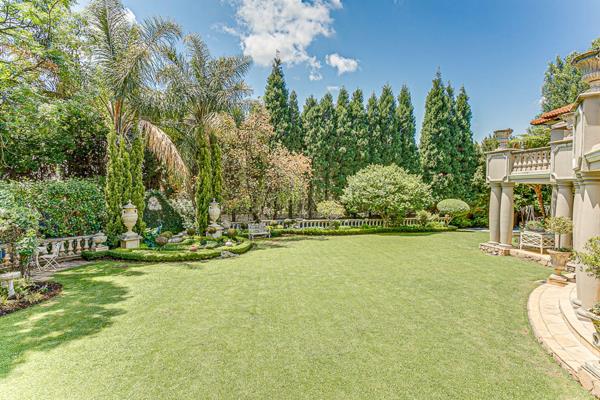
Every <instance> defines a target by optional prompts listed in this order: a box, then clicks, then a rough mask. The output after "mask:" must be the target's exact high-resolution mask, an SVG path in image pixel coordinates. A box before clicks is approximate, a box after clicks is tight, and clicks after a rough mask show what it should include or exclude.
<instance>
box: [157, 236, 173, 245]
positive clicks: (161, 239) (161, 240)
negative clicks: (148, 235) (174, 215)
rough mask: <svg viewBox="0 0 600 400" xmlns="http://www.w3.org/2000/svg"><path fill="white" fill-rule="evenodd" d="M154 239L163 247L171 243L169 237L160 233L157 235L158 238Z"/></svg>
mask: <svg viewBox="0 0 600 400" xmlns="http://www.w3.org/2000/svg"><path fill="white" fill-rule="evenodd" d="M154 241H155V242H156V244H157V245H158V247H163V246H164V245H166V244H167V243H169V238H168V237H166V236H163V235H159V236H157V237H156V239H155V240H154Z"/></svg>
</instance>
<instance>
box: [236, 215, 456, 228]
mask: <svg viewBox="0 0 600 400" xmlns="http://www.w3.org/2000/svg"><path fill="white" fill-rule="evenodd" d="M335 221H338V222H339V223H340V226H344V227H351V228H360V227H361V226H363V225H367V226H370V227H383V226H385V222H384V221H383V220H382V219H376V218H366V219H361V218H349V219H338V220H335ZM437 221H438V222H441V223H443V224H445V225H448V224H449V223H450V217H439V218H437ZM261 222H262V223H265V224H267V225H270V224H271V223H272V222H273V220H262V221H261ZM420 223H421V222H420V221H419V219H418V218H404V219H403V220H402V221H401V222H400V223H399V225H401V226H415V225H419V224H420ZM243 225H244V223H242V222H231V223H230V226H231V227H232V228H235V229H242V226H243ZM330 225H331V221H330V220H328V219H304V220H299V221H297V222H296V223H295V224H293V226H292V227H293V228H294V229H311V228H321V229H327V228H329V227H330ZM396 225H398V224H396Z"/></svg>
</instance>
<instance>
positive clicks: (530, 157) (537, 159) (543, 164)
mask: <svg viewBox="0 0 600 400" xmlns="http://www.w3.org/2000/svg"><path fill="white" fill-rule="evenodd" d="M512 157H513V167H512V173H513V174H523V173H528V172H543V171H548V170H549V169H550V147H542V148H537V149H530V150H520V151H515V152H513V153H512Z"/></svg>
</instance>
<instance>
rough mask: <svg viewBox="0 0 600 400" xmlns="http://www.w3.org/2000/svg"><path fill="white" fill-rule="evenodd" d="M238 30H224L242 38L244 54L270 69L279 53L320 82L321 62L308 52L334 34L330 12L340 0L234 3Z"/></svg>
mask: <svg viewBox="0 0 600 400" xmlns="http://www.w3.org/2000/svg"><path fill="white" fill-rule="evenodd" d="M232 1H233V4H234V5H235V6H236V8H237V11H236V19H237V22H238V28H237V29H233V28H227V29H225V31H227V32H229V33H231V34H235V35H236V36H238V37H239V38H240V41H241V46H242V49H243V52H244V54H245V55H248V56H250V57H252V59H253V60H254V62H255V63H256V64H258V65H262V66H269V65H270V64H271V62H272V61H273V58H274V57H275V55H276V54H277V53H279V57H280V58H281V60H282V61H283V62H284V63H286V64H290V65H295V64H305V65H307V66H308V67H309V68H310V75H309V79H310V80H320V79H321V78H322V77H321V74H320V73H319V69H320V68H321V63H320V62H319V61H318V60H317V58H316V57H315V56H314V55H311V54H310V53H309V51H308V47H309V46H310V45H311V43H312V42H313V41H314V40H315V39H316V38H317V37H319V36H324V37H329V36H331V35H333V33H334V30H333V28H332V23H333V19H332V18H331V15H330V14H331V11H332V10H335V9H339V8H341V7H342V2H341V0H313V1H310V2H309V1H303V0H232Z"/></svg>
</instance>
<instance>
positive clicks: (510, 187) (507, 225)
mask: <svg viewBox="0 0 600 400" xmlns="http://www.w3.org/2000/svg"><path fill="white" fill-rule="evenodd" d="M514 188H515V184H514V183H512V182H503V183H502V200H501V201H500V244H501V245H502V247H506V248H510V247H512V233H513V226H514V221H515V216H514V214H515V211H514V204H513V194H514Z"/></svg>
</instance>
